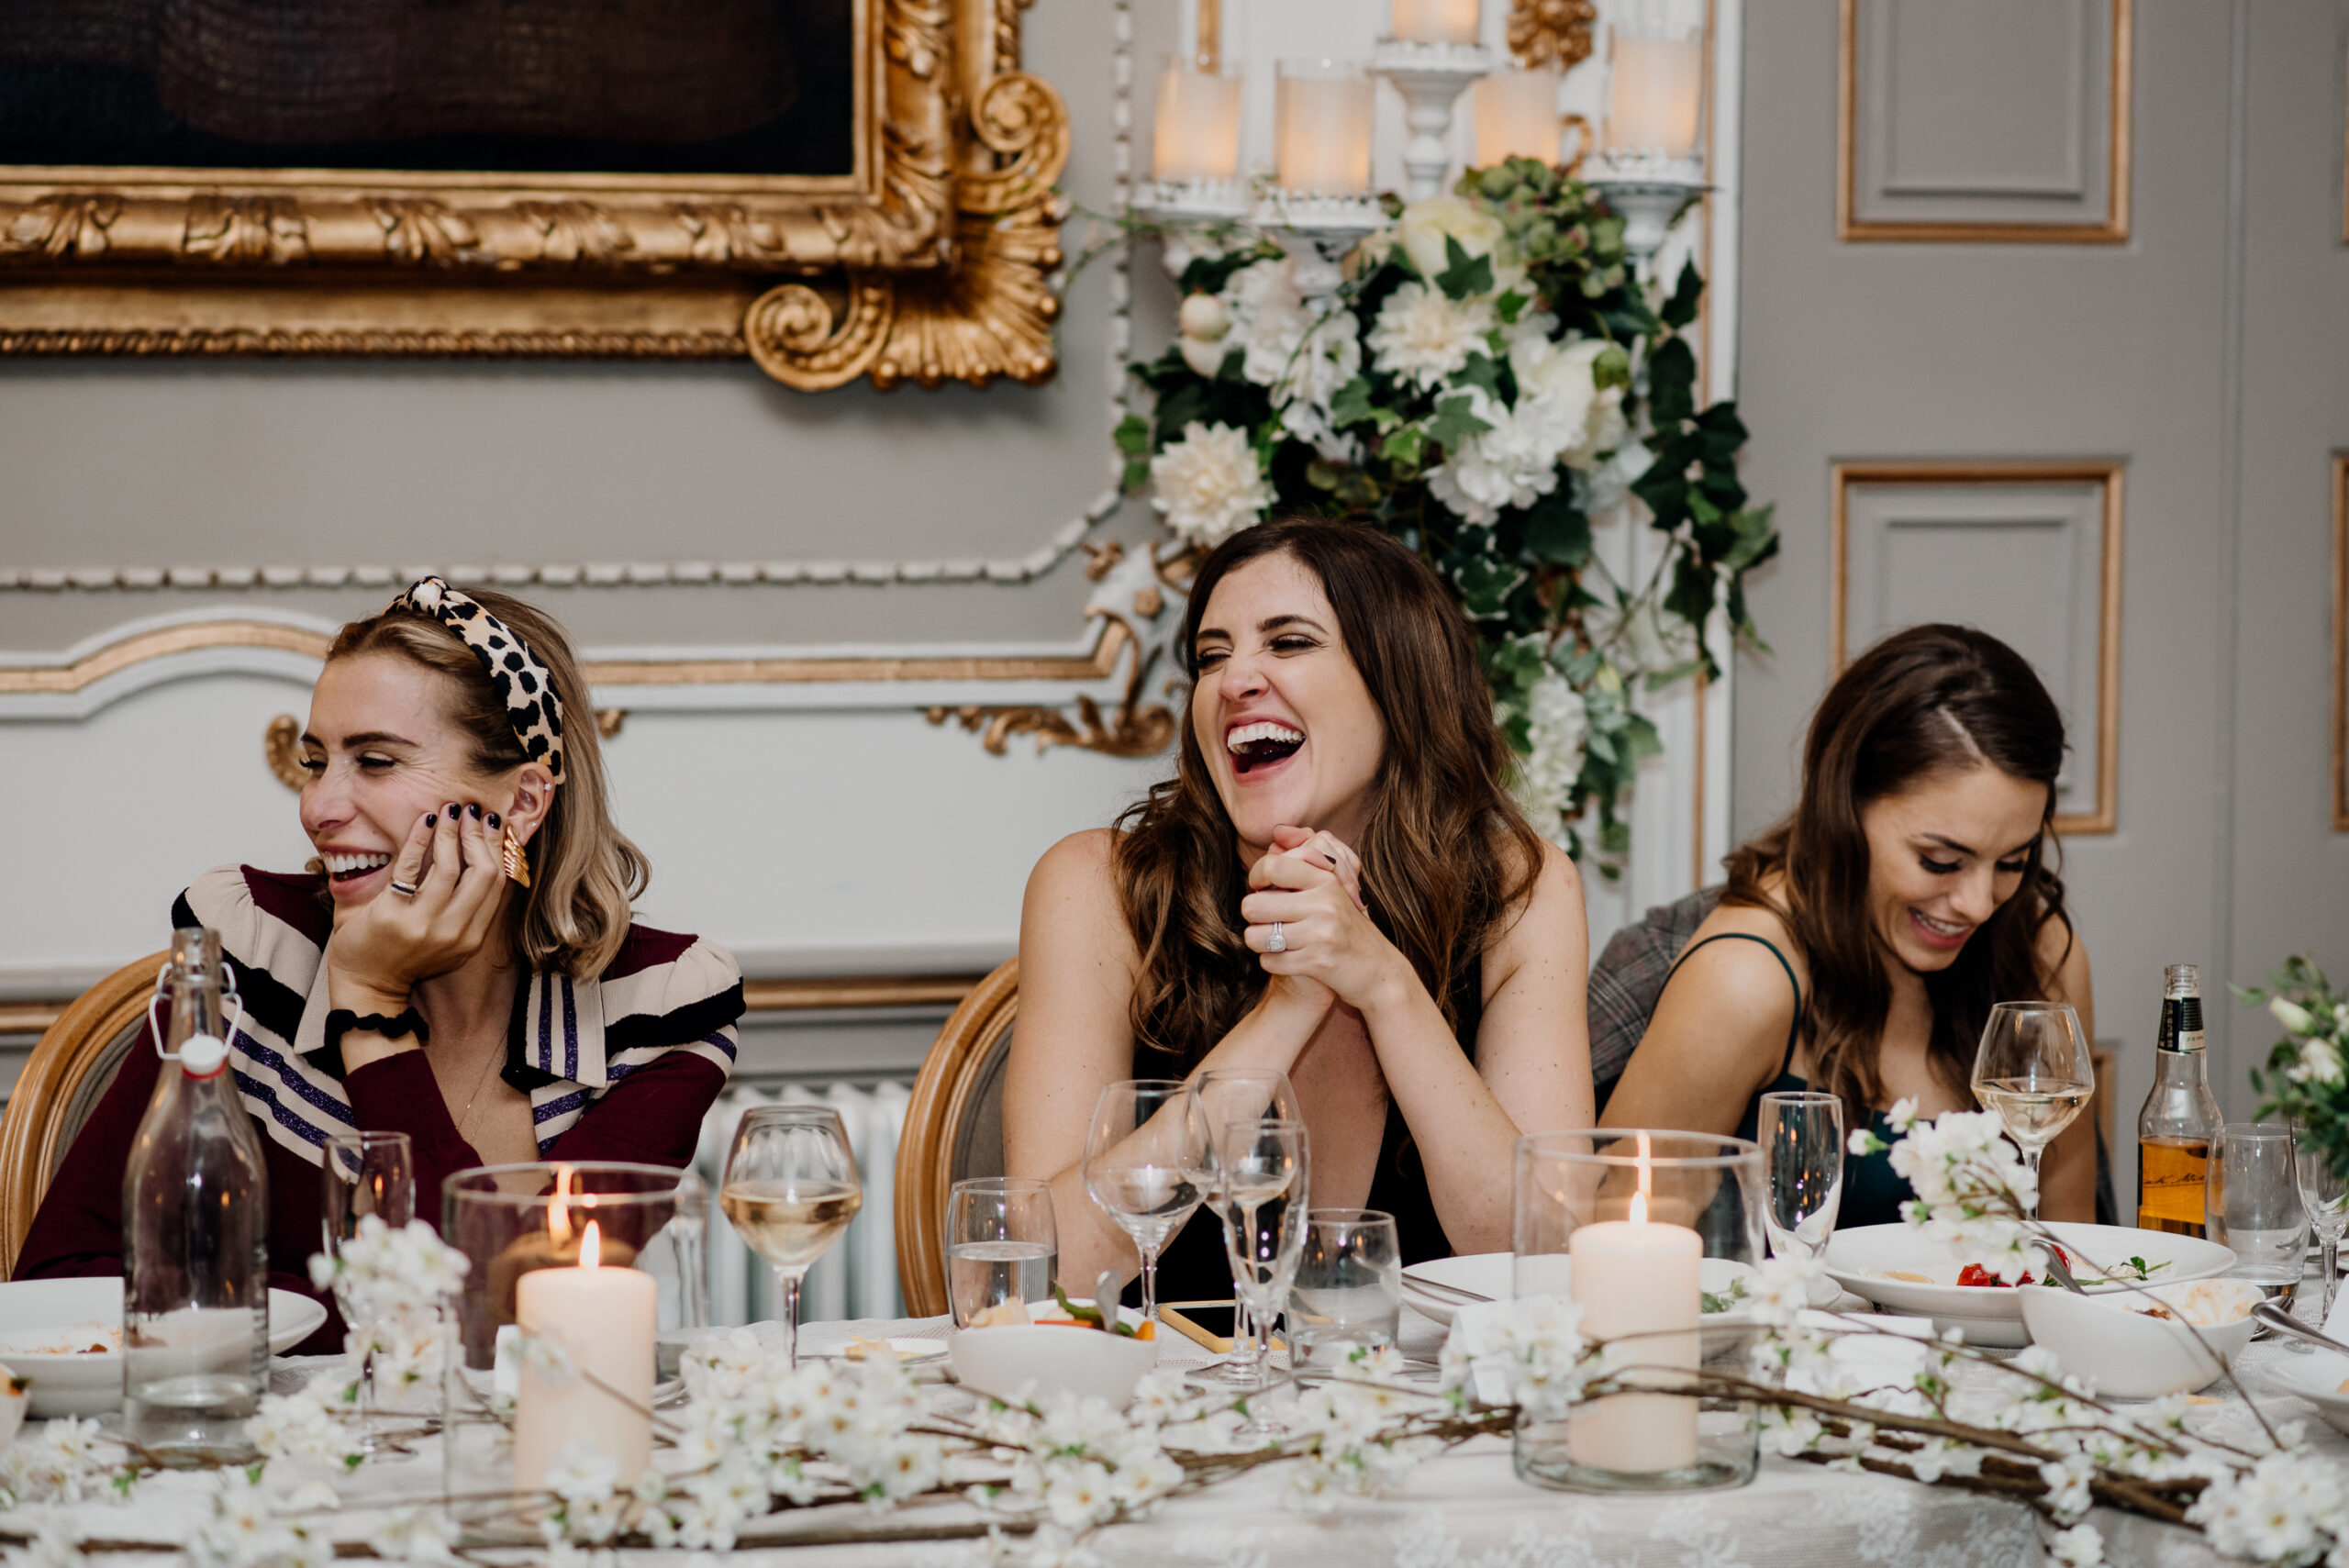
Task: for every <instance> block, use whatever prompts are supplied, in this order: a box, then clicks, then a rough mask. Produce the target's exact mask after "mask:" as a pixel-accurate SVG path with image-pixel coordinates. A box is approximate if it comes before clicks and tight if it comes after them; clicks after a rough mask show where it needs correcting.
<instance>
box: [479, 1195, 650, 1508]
mask: <svg viewBox="0 0 2349 1568" xmlns="http://www.w3.org/2000/svg"><path fill="white" fill-rule="evenodd" d="M553 1213H554V1215H555V1216H558V1217H563V1216H565V1207H564V1206H562V1205H560V1204H558V1205H557V1206H556V1207H555V1208H554V1210H553ZM562 1228H563V1229H565V1230H568V1229H569V1225H568V1221H567V1218H564V1219H563V1221H562ZM558 1240H560V1239H558ZM602 1251H603V1247H602V1236H601V1233H600V1230H599V1229H598V1227H597V1225H596V1222H595V1221H594V1220H592V1219H591V1220H589V1221H588V1222H587V1226H586V1230H585V1233H584V1236H583V1237H582V1238H581V1240H580V1244H579V1266H578V1267H576V1268H554V1269H534V1270H532V1271H531V1272H529V1273H526V1274H524V1275H522V1276H521V1278H520V1279H519V1280H518V1281H517V1282H516V1290H515V1312H514V1316H515V1318H516V1320H517V1321H518V1322H519V1323H520V1325H521V1328H522V1332H523V1333H524V1334H525V1335H535V1336H540V1337H542V1338H544V1339H545V1340H549V1341H551V1343H552V1344H554V1345H557V1346H560V1347H561V1349H562V1352H563V1354H564V1355H565V1356H567V1357H568V1358H569V1360H570V1362H571V1367H572V1370H570V1371H559V1370H556V1369H555V1368H553V1367H551V1366H550V1365H549V1364H548V1362H547V1359H546V1358H545V1357H543V1356H539V1355H533V1354H531V1353H530V1352H529V1351H524V1352H523V1355H522V1367H521V1386H520V1389H519V1392H518V1397H517V1399H516V1401H515V1411H514V1489H515V1490H516V1491H517V1492H518V1493H521V1494H524V1495H528V1494H529V1493H532V1492H535V1491H537V1490H539V1489H540V1487H541V1486H542V1485H545V1481H546V1473H547V1470H548V1468H549V1466H551V1464H553V1463H554V1462H555V1461H556V1459H557V1458H558V1457H559V1456H560V1455H561V1453H562V1450H563V1448H564V1446H565V1445H566V1444H569V1443H573V1442H584V1443H585V1444H587V1445H588V1446H589V1447H591V1448H593V1449H595V1450H596V1451H597V1452H599V1453H601V1454H603V1455H604V1456H605V1457H606V1458H607V1459H609V1460H611V1461H612V1462H613V1463H614V1464H615V1465H617V1466H618V1470H619V1483H620V1485H621V1486H622V1487H628V1486H632V1485H635V1484H636V1479H637V1477H638V1476H640V1475H642V1474H643V1473H644V1472H645V1470H646V1468H647V1467H648V1466H650V1465H651V1462H652V1415H651V1409H652V1331H653V1325H654V1319H655V1316H656V1313H657V1310H658V1307H659V1296H660V1285H659V1282H657V1281H656V1280H654V1279H653V1277H652V1276H651V1274H648V1273H642V1272H640V1271H639V1270H636V1269H631V1268H609V1267H605V1266H602V1265H603V1258H602Z"/></svg>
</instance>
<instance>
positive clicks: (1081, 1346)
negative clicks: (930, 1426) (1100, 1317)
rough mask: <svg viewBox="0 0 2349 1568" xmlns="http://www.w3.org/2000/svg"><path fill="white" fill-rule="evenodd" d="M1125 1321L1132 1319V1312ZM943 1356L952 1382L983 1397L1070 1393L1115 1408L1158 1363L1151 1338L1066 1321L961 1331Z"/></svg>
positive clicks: (1126, 1402) (1128, 1399) (1125, 1402)
mask: <svg viewBox="0 0 2349 1568" xmlns="http://www.w3.org/2000/svg"><path fill="white" fill-rule="evenodd" d="M1126 1318H1127V1320H1128V1321H1129V1322H1132V1321H1135V1319H1134V1318H1133V1317H1132V1315H1131V1314H1130V1313H1129V1314H1127V1315H1126ZM946 1353H947V1355H948V1356H949V1357H950V1358H951V1359H952V1362H953V1365H954V1376H955V1377H956V1379H957V1380H959V1381H960V1382H961V1383H962V1384H963V1386H964V1387H966V1388H972V1389H975V1390H977V1391H978V1392H979V1393H981V1394H992V1395H994V1396H996V1398H998V1399H1004V1400H1010V1401H1018V1400H1021V1399H1041V1398H1047V1397H1050V1396H1052V1395H1055V1394H1063V1393H1065V1394H1074V1395H1075V1396H1077V1397H1078V1398H1080V1399H1085V1398H1091V1399H1104V1400H1107V1401H1108V1403H1109V1405H1110V1407H1112V1408H1113V1409H1119V1410H1122V1409H1124V1408H1125V1407H1127V1406H1128V1405H1129V1404H1130V1403H1132V1401H1133V1396H1134V1385H1135V1384H1137V1383H1140V1382H1141V1378H1142V1374H1143V1373H1146V1372H1148V1371H1149V1370H1150V1369H1151V1368H1152V1367H1153V1366H1156V1365H1157V1364H1158V1342H1157V1341H1156V1340H1130V1339H1128V1338H1126V1336H1124V1335H1123V1334H1105V1333H1103V1332H1102V1331H1101V1330H1100V1329H1086V1328H1070V1327H1068V1326H1066V1323H1065V1320H1063V1322H1061V1323H1014V1324H1007V1325H1005V1326H1004V1327H1001V1328H996V1329H960V1330H958V1331H957V1332H956V1333H955V1335H954V1337H953V1338H952V1339H951V1340H947V1342H946Z"/></svg>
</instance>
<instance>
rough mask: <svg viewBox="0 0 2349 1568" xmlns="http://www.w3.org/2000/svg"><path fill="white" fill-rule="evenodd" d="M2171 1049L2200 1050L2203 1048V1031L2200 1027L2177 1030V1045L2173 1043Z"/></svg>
mask: <svg viewBox="0 0 2349 1568" xmlns="http://www.w3.org/2000/svg"><path fill="white" fill-rule="evenodd" d="M2170 1049H2171V1050H2173V1051H2199V1050H2201V1049H2202V1031H2201V1030H2200V1029H2180V1030H2178V1031H2177V1041H2176V1044H2175V1045H2173V1046H2172V1047H2171V1048H2170Z"/></svg>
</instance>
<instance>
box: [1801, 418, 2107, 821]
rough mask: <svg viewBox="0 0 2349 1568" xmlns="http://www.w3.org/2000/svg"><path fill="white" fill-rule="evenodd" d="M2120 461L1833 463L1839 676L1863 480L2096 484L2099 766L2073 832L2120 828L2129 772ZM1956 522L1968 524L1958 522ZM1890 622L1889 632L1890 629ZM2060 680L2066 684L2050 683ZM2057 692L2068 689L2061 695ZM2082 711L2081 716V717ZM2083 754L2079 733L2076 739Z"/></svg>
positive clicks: (2045, 488) (1833, 613)
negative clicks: (2124, 749) (2124, 731)
mask: <svg viewBox="0 0 2349 1568" xmlns="http://www.w3.org/2000/svg"><path fill="white" fill-rule="evenodd" d="M2122 473H2123V470H2122V465H2121V463H2119V462H1838V463H1836V464H1835V465H1834V472H1833V480H1832V495H1831V504H1830V517H1829V529H1828V549H1829V558H1828V573H1829V591H1828V650H1829V653H1828V657H1829V663H1830V668H1831V673H1840V672H1841V671H1842V668H1843V665H1844V662H1845V661H1846V660H1847V659H1848V658H1849V656H1850V652H1851V650H1850V647H1849V644H1848V641H1847V638H1848V628H1849V623H1850V618H1851V603H1852V584H1851V577H1852V571H1851V562H1852V558H1853V555H1854V541H1853V538H1852V513H1853V510H1854V490H1856V489H1859V488H1861V487H1865V486H1907V487H1947V488H1949V489H1950V490H1952V491H1954V492H1958V493H1961V494H1962V493H1963V492H1965V491H1968V490H1974V491H1979V490H1984V489H1998V488H2003V489H2005V490H2007V491H2009V493H2010V494H2011V495H2014V496H2019V497H2021V498H2025V499H2029V498H2030V493H2031V492H2032V490H2037V491H2039V492H2041V493H2042V494H2046V493H2048V492H2050V491H2051V490H2053V489H2054V488H2055V487H2062V486H2082V485H2085V486H2091V487H2093V488H2094V490H2095V493H2096V501H2095V506H2094V527H2095V530H2096V534H2095V539H2094V544H2093V550H2092V559H2093V562H2094V578H2095V581H2094V606H2095V607H2094V615H2095V624H2094V638H2093V660H2094V666H2095V672H2096V673H2095V679H2094V681H2093V682H2092V683H2091V684H2089V686H2088V691H2089V693H2090V694H2091V695H2092V697H2093V702H2094V706H2095V708H2096V714H2095V717H2094V721H2093V727H2092V732H2093V733H2094V735H2095V737H2096V773H2095V778H2094V787H2093V790H2092V792H2091V793H2092V800H2091V804H2090V806H2089V807H2088V809H2087V810H2083V811H2071V812H2059V813H2058V815H2057V816H2056V817H2055V828H2056V830H2057V831H2058V832H2061V833H2068V834H2072V835H2075V836H2078V835H2086V834H2104V833H2111V832H2115V831H2118V829H2119V826H2120V793H2121V786H2120V778H2121V773H2120V769H2121V533H2122V517H2123V500H2122ZM2011 521H2012V519H2009V518H2006V517H1995V518H1994V517H1985V519H1984V524H1985V526H2004V525H2006V524H2009V523H2010V522H2011ZM1957 526H1964V524H1963V522H1959V523H1958V524H1957ZM1951 618H1953V619H1957V620H1968V619H1972V620H1976V621H1977V622H1980V623H1983V624H1986V625H1987V626H1988V628H1989V629H1991V630H1993V631H1996V630H1998V628H1997V626H1996V625H1995V624H1993V623H1994V621H1995V617H1993V616H1968V615H1967V614H1965V610H1964V607H1963V606H1955V607H1954V608H1953V611H1952V613H1951ZM1885 629H1887V630H1888V629H1890V628H1888V627H1887V628H1885ZM2051 684H2061V683H2051ZM2057 695H2059V697H2060V696H2061V695H2063V694H2062V693H2060V692H2059V693H2058V694H2057ZM2076 706H2080V705H2076ZM2073 717H2074V720H2075V722H2077V721H2078V719H2079V715H2078V714H2077V712H2076V711H2075V713H2074V715H2073ZM2073 745H2074V751H2075V754H2077V751H2078V750H2079V740H2078V738H2077V737H2075V739H2074V741H2073Z"/></svg>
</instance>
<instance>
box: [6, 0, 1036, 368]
mask: <svg viewBox="0 0 2349 1568" xmlns="http://www.w3.org/2000/svg"><path fill="white" fill-rule="evenodd" d="M1020 9H1021V6H1020V0H854V34H853V36H854V38H855V39H856V45H855V47H856V50H857V60H858V64H859V71H858V77H857V101H856V106H855V115H856V136H855V140H854V147H855V167H854V172H852V174H849V175H844V176H825V177H812V176H715V175H708V176H705V175H647V176H625V177H623V176H614V175H597V174H580V175H556V174H529V175H520V174H507V173H496V172H483V173H421V172H399V173H398V174H396V175H395V176H394V175H388V174H385V173H384V172H368V171H354V172H324V171H317V170H303V171H285V170H266V169H245V170H234V171H206V170H184V169H106V168H54V169H34V168H17V169H12V170H9V171H6V174H7V178H6V179H5V180H0V353H8V354H129V355H209V354H384V355H406V354H425V355H458V356H518V355H551V356H566V357H573V356H611V357H637V358H662V359H680V358H683V359H700V358H725V357H740V356H743V355H748V356H749V357H751V359H752V360H753V361H756V362H757V363H758V364H759V365H760V367H761V368H762V369H763V370H765V371H766V372H767V373H769V374H771V375H773V376H774V377H775V378H776V379H777V380H780V381H782V382H784V383H785V384H788V385H791V386H794V387H796V388H799V389H801V390H805V391H819V390H823V389H826V388H829V387H834V386H839V385H841V384H844V383H846V382H849V381H852V380H854V379H856V378H857V377H859V376H863V375H869V376H871V377H872V378H873V380H874V382H875V383H876V384H880V385H883V386H889V385H894V384H896V383H898V382H900V381H904V380H908V379H910V380H914V381H918V382H919V383H921V384H924V385H930V386H934V385H937V384H941V383H942V382H944V381H948V380H961V381H968V382H974V383H977V384H985V383H986V382H989V381H992V380H994V379H995V378H996V377H998V376H1010V377H1012V378H1014V379H1015V380H1019V381H1022V382H1028V383H1031V384H1032V383H1035V382H1040V381H1042V380H1044V379H1045V378H1047V377H1049V376H1050V375H1051V374H1052V369H1053V365H1054V359H1053V351H1052V339H1051V333H1050V326H1051V322H1052V318H1053V317H1054V316H1055V314H1056V313H1057V310H1058V302H1057V301H1056V300H1054V299H1053V298H1052V295H1051V292H1050V290H1049V288H1048V287H1047V286H1046V283H1045V279H1046V277H1047V276H1048V274H1049V273H1050V272H1052V269H1053V268H1055V267H1056V266H1058V264H1059V262H1060V259H1061V257H1060V250H1059V247H1058V226H1059V222H1060V217H1061V215H1062V208H1061V206H1060V205H1059V203H1058V199H1057V198H1056V197H1055V196H1054V195H1053V194H1052V184H1053V183H1054V182H1055V181H1056V180H1058V178H1059V177H1060V172H1061V169H1062V167H1063V164H1064V163H1065V162H1066V160H1067V154H1068V117H1067V113H1066V111H1065V109H1064V108H1063V106H1062V105H1061V101H1060V98H1059V96H1058V95H1056V94H1055V93H1054V92H1053V91H1052V88H1051V87H1050V86H1049V85H1047V84H1046V83H1043V82H1041V80H1039V79H1037V78H1035V77H1032V76H1029V75H1025V74H1023V73H1021V72H1019V69H1018V67H1019V12H1020ZM394 179H395V180H396V182H397V183H395V184H394V183H386V182H388V181H392V180H394Z"/></svg>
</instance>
